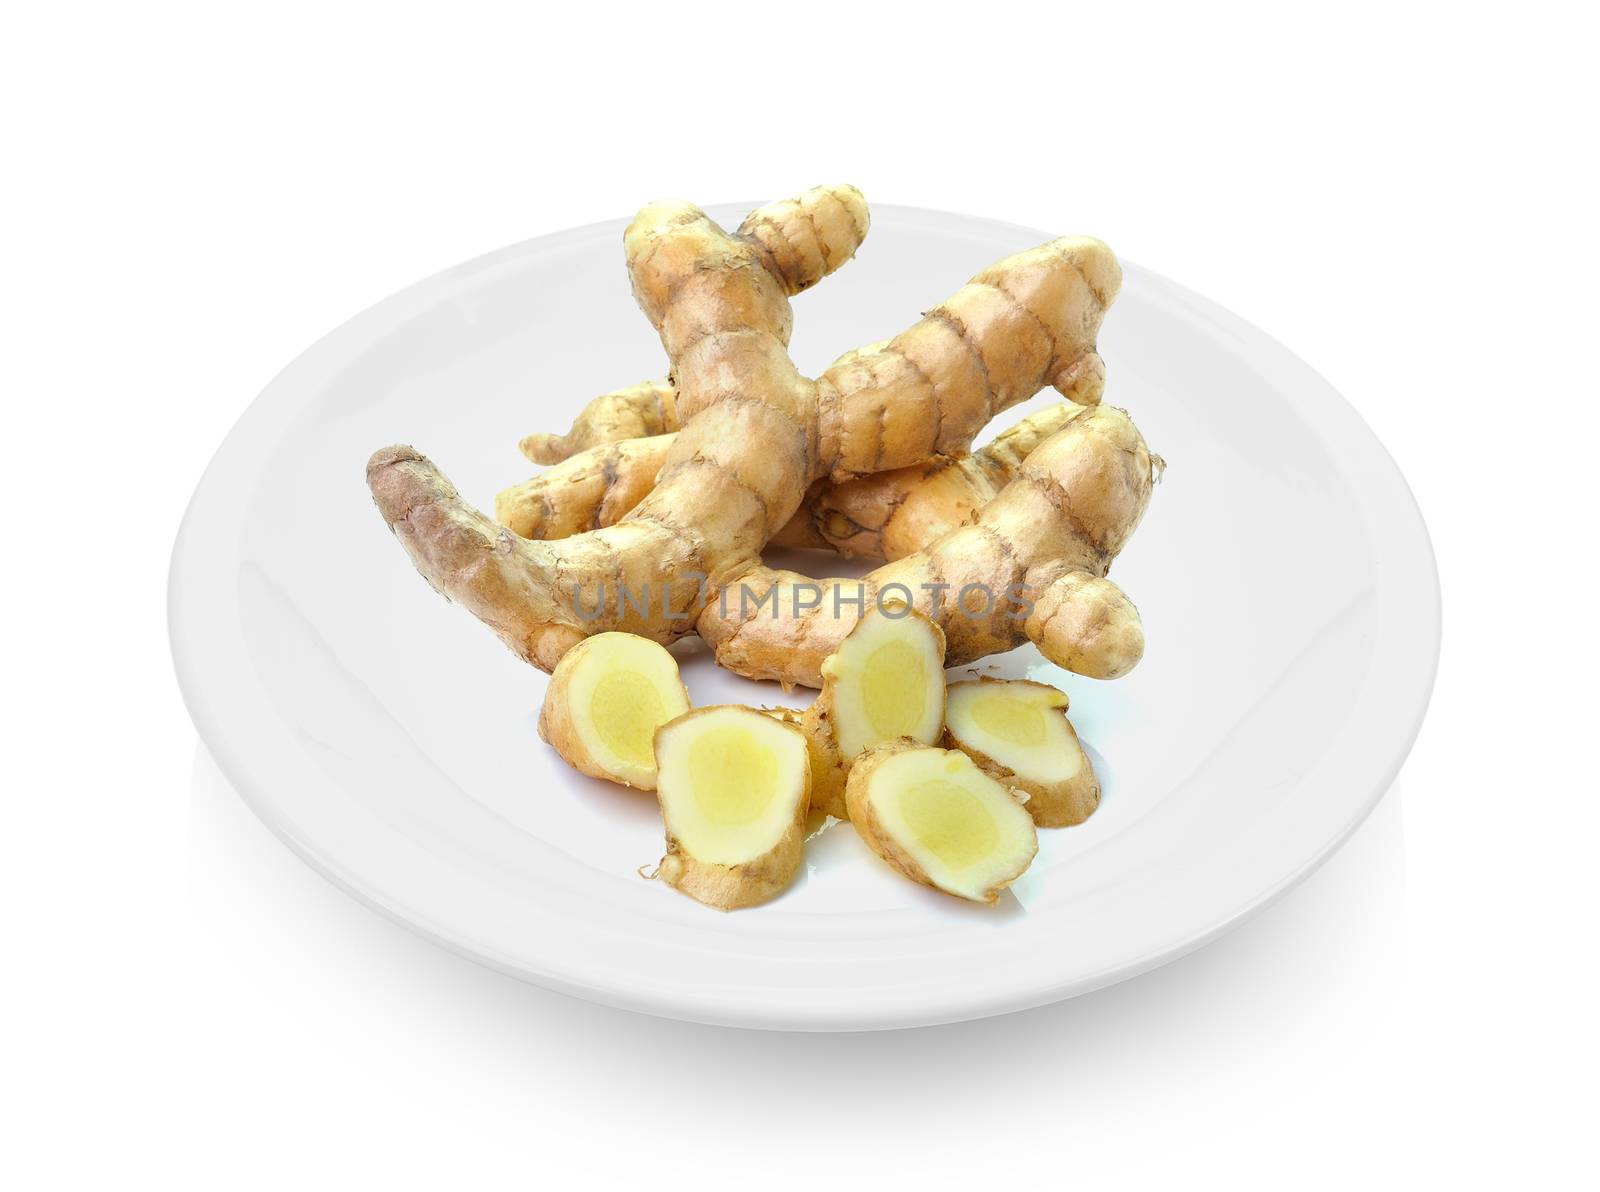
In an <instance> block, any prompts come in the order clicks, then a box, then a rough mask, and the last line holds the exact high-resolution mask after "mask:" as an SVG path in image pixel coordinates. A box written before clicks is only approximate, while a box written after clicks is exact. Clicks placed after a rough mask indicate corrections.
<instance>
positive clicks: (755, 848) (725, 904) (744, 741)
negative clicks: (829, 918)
mask: <svg viewBox="0 0 1600 1192" xmlns="http://www.w3.org/2000/svg"><path fill="white" fill-rule="evenodd" d="M655 755H656V765H657V775H656V797H657V798H658V799H659V800H660V801H661V818H662V820H663V822H664V823H665V825H666V831H667V852H666V856H664V857H663V858H662V859H661V864H660V865H659V866H658V867H657V869H656V876H657V877H658V878H660V879H661V880H662V881H664V882H666V883H667V884H668V885H670V886H673V887H674V888H676V889H678V890H681V891H682V892H683V893H685V894H687V895H689V897H691V898H694V899H696V900H697V901H700V902H703V903H705V904H706V905H707V906H714V907H716V908H718V909H719V910H735V909H737V908H739V907H745V906H754V905H755V904H756V903H759V902H765V901H767V900H768V899H769V898H772V897H774V896H775V895H777V894H779V893H780V892H782V890H783V889H784V888H785V887H786V886H788V884H789V883H790V882H791V881H792V880H793V879H794V875H795V871H796V870H797V869H798V868H799V867H800V859H801V852H802V848H801V846H802V842H803V841H804V839H805V824H806V812H807V809H808V807H809V797H810V790H811V763H810V757H809V755H808V753H807V750H806V740H805V736H804V735H803V734H802V733H801V732H800V730H799V729H798V728H797V727H795V726H794V725H793V724H788V723H785V722H784V721H782V720H779V719H776V718H774V717H772V716H768V715H766V714H764V713H762V712H758V711H755V710H754V709H751V708H742V707H734V706H726V707H713V708H700V709H698V710H697V711H694V712H690V713H688V714H687V715H685V716H681V717H679V718H678V719H677V720H674V721H672V722H671V723H670V724H667V725H665V726H663V727H662V728H661V729H660V730H658V731H657V733H656V738H655Z"/></svg>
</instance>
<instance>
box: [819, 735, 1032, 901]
mask: <svg viewBox="0 0 1600 1192" xmlns="http://www.w3.org/2000/svg"><path fill="white" fill-rule="evenodd" d="M845 798H846V801H847V803H848V804H849V810H850V822H851V823H853V824H854V825H855V828H856V831H857V832H859V833H860V834H861V838H862V839H863V840H865V841H866V842H867V845H868V846H869V847H870V848H871V849H872V851H873V852H875V853H877V854H878V856H880V857H882V858H883V859H884V860H885V861H887V862H888V863H889V864H890V865H891V866H892V867H894V868H895V869H897V870H899V871H900V872H901V873H902V874H904V875H905V876H906V877H908V878H910V879H911V880H912V881H914V882H921V883H922V884H923V885H926V886H932V887H933V888H934V889H936V890H943V891H944V892H945V893H946V894H954V895H955V896H956V897H957V898H966V899H969V900H971V901H973V902H990V903H992V902H994V901H995V900H996V899H997V898H999V896H1000V891H1001V890H1003V889H1005V888H1006V887H1007V886H1009V885H1010V884H1011V883H1012V882H1014V881H1016V879H1017V878H1019V877H1021V876H1022V873H1023V871H1024V870H1026V869H1027V868H1028V865H1029V864H1030V863H1031V862H1032V861H1033V856H1034V854H1035V853H1036V852H1038V850H1039V837H1038V834H1037V833H1036V832H1035V831H1034V826H1033V820H1032V819H1031V818H1030V817H1029V815H1028V813H1027V811H1026V810H1024V809H1023V806H1022V804H1021V803H1020V802H1019V801H1018V800H1017V799H1016V797H1015V796H1014V795H1013V794H1012V793H1011V792H1010V791H1009V790H1007V789H1006V788H1005V787H1004V786H1002V785H1001V784H1000V783H999V782H997V781H996V780H995V779H993V778H991V777H990V776H989V775H987V774H985V773H984V772H983V771H982V770H980V769H979V768H978V766H977V763H976V762H974V761H973V760H972V759H971V758H970V757H968V756H967V755H966V754H964V753H962V752H960V751H959V750H953V749H932V748H928V747H926V746H921V745H914V744H912V743H911V742H909V741H890V742H887V743H885V744H883V745H878V746H876V747H874V748H873V749H871V750H869V751H868V752H866V753H864V754H863V755H862V756H861V758H860V759H859V760H858V761H857V762H856V764H855V765H854V766H852V767H851V769H850V779H849V782H848V783H847V784H846V787H845Z"/></svg>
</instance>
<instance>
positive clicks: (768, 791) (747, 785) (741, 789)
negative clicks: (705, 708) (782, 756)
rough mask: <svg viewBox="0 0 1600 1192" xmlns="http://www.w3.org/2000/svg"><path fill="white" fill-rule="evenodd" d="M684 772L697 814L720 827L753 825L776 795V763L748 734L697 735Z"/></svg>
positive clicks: (738, 731)
mask: <svg viewBox="0 0 1600 1192" xmlns="http://www.w3.org/2000/svg"><path fill="white" fill-rule="evenodd" d="M686 768H687V771H688V775H689V784H690V789H691V790H693V792H694V801H695V803H696V805H697V806H698V807H699V808H700V813H701V814H702V815H704V816H705V817H706V819H707V820H708V821H709V822H711V823H713V824H717V825H719V826H723V827H734V828H736V827H743V826H744V825H745V824H750V823H754V822H755V821H756V819H758V818H759V817H760V815H761V813H762V812H763V811H765V810H766V808H767V805H768V804H769V803H771V802H772V800H773V798H774V797H775V796H776V795H777V794H778V778H779V774H778V769H779V767H778V758H777V756H776V755H775V754H774V753H773V752H772V750H771V749H769V748H767V747H765V746H764V745H763V744H762V743H761V742H759V741H757V740H756V739H755V737H754V736H752V735H751V733H750V732H749V730H748V729H744V728H739V727H734V726H729V727H725V728H713V729H710V730H708V731H706V732H704V733H701V734H700V735H699V736H698V737H696V738H695V740H694V741H693V743H692V744H691V745H690V746H689V756H688V760H687V767H686Z"/></svg>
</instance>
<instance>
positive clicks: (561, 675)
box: [539, 633, 689, 791]
mask: <svg viewBox="0 0 1600 1192" xmlns="http://www.w3.org/2000/svg"><path fill="white" fill-rule="evenodd" d="M688 710H689V692H688V690H687V689H686V688H685V687H684V685H683V680H682V679H681V678H680V677H679V676H678V663H677V660H676V659H675V658H673V657H672V655H671V654H669V653H667V650H666V647H665V646H662V645H659V644H657V643H656V642H653V641H650V640H648V639H647V638H642V637H635V636H634V635H633V634H631V633H601V634H597V635H595V636H594V637H591V638H588V639H586V640H584V641H582V642H579V643H578V645H577V646H575V647H574V648H573V649H571V650H569V651H568V652H567V654H566V656H565V657H564V658H562V659H561V661H560V662H559V663H558V664H557V665H556V668H555V671H554V672H553V673H552V674H551V676H550V686H549V687H548V688H547V689H546V691H545V697H544V708H543V710H542V711H541V712H540V714H539V735H540V736H541V737H543V738H544V739H545V740H546V741H547V742H549V743H550V744H551V745H552V746H553V747H554V748H555V751H556V752H557V753H559V754H560V755H561V756H562V757H563V758H565V759H566V760H567V762H568V763H570V764H571V765H572V767H573V768H574V769H576V770H579V771H581V772H582V773H584V774H588V775H590V776H591V777H593V778H604V779H607V780H609V781H611V782H618V783H621V784H622V785H623V786H632V787H637V788H638V789H640V790H646V791H653V790H655V788H656V760H655V734H656V729H658V728H660V727H661V726H662V725H664V724H666V723H667V722H668V721H670V720H676V719H677V718H678V717H679V716H682V715H683V714H684V713H685V712H687V711H688Z"/></svg>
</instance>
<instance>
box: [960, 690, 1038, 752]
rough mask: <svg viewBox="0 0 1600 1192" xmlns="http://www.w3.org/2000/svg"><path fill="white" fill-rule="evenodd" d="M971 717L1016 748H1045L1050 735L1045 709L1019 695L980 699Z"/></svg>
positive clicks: (974, 704) (976, 722) (983, 697)
mask: <svg viewBox="0 0 1600 1192" xmlns="http://www.w3.org/2000/svg"><path fill="white" fill-rule="evenodd" d="M970 714H971V716H972V720H973V723H974V724H976V725H977V726H978V727H979V728H981V729H983V731H984V732H986V733H989V734H991V735H993V736H996V737H998V738H1000V740H1002V741H1009V742H1010V743H1011V744H1013V745H1023V746H1029V747H1031V746H1038V745H1043V744H1044V743H1045V737H1046V735H1047V734H1048V732H1049V725H1048V723H1047V722H1046V720H1045V706H1044V705H1043V704H1042V703H1039V702H1037V701H1035V700H1033V699H1022V698H1018V697H1017V696H1016V695H1001V694H999V693H996V694H993V695H982V696H979V697H978V698H976V699H974V700H973V701H972V704H971V708H970Z"/></svg>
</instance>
